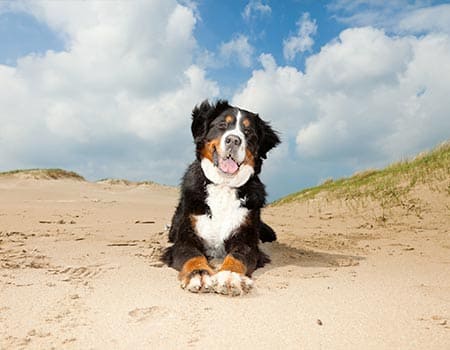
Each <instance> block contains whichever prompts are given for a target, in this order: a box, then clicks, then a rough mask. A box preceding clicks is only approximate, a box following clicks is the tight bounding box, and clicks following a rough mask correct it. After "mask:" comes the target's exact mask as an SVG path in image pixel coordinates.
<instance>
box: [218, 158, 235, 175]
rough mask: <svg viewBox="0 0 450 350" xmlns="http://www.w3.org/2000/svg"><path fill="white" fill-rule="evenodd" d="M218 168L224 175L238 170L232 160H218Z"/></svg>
mask: <svg viewBox="0 0 450 350" xmlns="http://www.w3.org/2000/svg"><path fill="white" fill-rule="evenodd" d="M219 168H220V170H222V171H223V172H224V173H227V174H234V173H235V172H236V171H237V170H238V168H239V167H238V165H237V164H236V162H235V161H234V160H233V159H231V158H228V159H220V160H219Z"/></svg>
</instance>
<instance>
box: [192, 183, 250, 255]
mask: <svg viewBox="0 0 450 350" xmlns="http://www.w3.org/2000/svg"><path fill="white" fill-rule="evenodd" d="M206 189H207V193H208V195H207V198H206V203H207V204H208V206H209V208H210V209H211V214H212V215H211V217H208V216H207V215H197V216H196V217H195V218H196V219H197V221H196V230H197V234H198V235H199V236H200V237H202V238H203V239H204V240H205V242H206V245H207V254H208V255H209V256H211V257H214V258H223V257H224V256H225V247H224V241H225V240H226V239H227V238H229V237H231V236H232V234H233V233H234V232H235V230H236V229H237V228H238V227H239V226H241V225H242V223H243V222H244V221H245V218H246V217H247V213H248V209H247V208H243V207H241V201H240V200H239V198H238V196H237V190H236V189H234V188H230V187H228V186H224V185H215V184H209V185H207V186H206Z"/></svg>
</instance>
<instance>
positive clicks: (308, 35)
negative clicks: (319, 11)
mask: <svg viewBox="0 0 450 350" xmlns="http://www.w3.org/2000/svg"><path fill="white" fill-rule="evenodd" d="M297 26H298V31H297V34H296V35H292V36H290V37H289V38H287V39H285V40H284V41H283V55H284V58H286V59H287V60H289V61H292V60H294V58H295V56H297V54H301V53H303V52H305V51H310V50H311V48H312V46H313V45H314V39H313V38H312V37H313V36H314V35H315V34H316V32H317V24H316V21H315V20H311V17H310V15H309V13H307V12H305V13H303V14H302V16H301V17H300V19H299V20H298V22H297Z"/></svg>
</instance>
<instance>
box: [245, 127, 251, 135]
mask: <svg viewBox="0 0 450 350" xmlns="http://www.w3.org/2000/svg"><path fill="white" fill-rule="evenodd" d="M244 135H245V136H248V135H250V129H249V128H245V129H244Z"/></svg>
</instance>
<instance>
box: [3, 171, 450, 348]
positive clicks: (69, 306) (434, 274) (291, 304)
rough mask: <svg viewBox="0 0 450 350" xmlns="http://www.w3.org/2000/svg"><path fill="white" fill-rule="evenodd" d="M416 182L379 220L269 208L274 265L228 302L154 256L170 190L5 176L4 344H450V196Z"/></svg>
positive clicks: (372, 209)
mask: <svg viewBox="0 0 450 350" xmlns="http://www.w3.org/2000/svg"><path fill="white" fill-rule="evenodd" d="M417 191H423V193H421V198H424V200H423V203H422V204H421V210H420V211H417V210H410V211H409V212H408V213H407V214H405V212H404V211H403V212H397V211H396V210H397V209H396V208H393V209H392V210H391V211H390V212H389V213H386V212H384V213H382V214H383V215H384V216H385V217H387V219H385V220H381V221H380V220H379V218H380V213H381V210H382V208H380V207H379V206H377V204H376V203H370V202H367V203H364V205H360V206H359V207H358V205H356V204H355V205H351V203H348V202H343V201H339V200H336V201H328V200H326V199H322V200H321V199H315V200H311V201H305V202H293V203H287V204H284V205H279V206H273V207H268V208H266V209H265V211H264V214H263V215H264V219H265V221H267V222H268V223H269V224H271V225H272V226H273V227H274V228H275V229H276V231H277V232H278V236H279V240H278V241H277V242H274V243H270V244H264V245H263V249H264V250H265V251H267V252H268V253H269V254H270V256H271V257H272V263H271V264H269V265H268V266H267V267H265V268H263V269H259V270H257V271H256V272H255V274H254V276H253V277H254V281H255V288H254V289H253V290H252V291H251V292H250V293H249V294H247V295H245V296H243V297H238V298H232V297H225V296H221V295H217V294H192V293H189V292H186V291H184V290H182V289H181V288H180V287H179V285H178V282H177V279H176V275H177V273H176V271H174V270H173V269H169V268H167V267H166V266H162V265H161V263H160V262H159V260H158V257H159V254H160V252H161V250H162V249H163V248H164V247H165V246H166V244H167V243H166V241H167V232H166V231H165V225H166V224H167V223H169V222H170V218H171V215H172V212H173V210H174V206H175V205H176V200H177V196H178V192H177V190H176V189H173V188H169V187H162V186H158V185H154V184H141V185H137V184H130V183H123V182H120V181H119V182H111V181H109V182H108V181H106V182H101V183H89V182H86V181H78V180H77V181H75V180H73V179H62V180H42V179H38V180H36V179H29V178H25V179H24V178H23V177H14V176H9V177H2V178H0V348H1V349H50V348H55V349H65V348H68V349H150V348H151V349H158V348H161V349H184V348H212V349H220V348H224V349H225V348H226V349H230V348H233V349H254V348H260V349H278V348H284V349H322V348H323V349H362V348H363V349H444V348H448V347H449V345H450V238H449V237H450V236H449V228H450V209H449V208H450V200H449V195H448V193H447V194H446V193H445V192H439V191H437V192H436V191H435V192H433V191H430V190H429V188H423V189H420V188H418V189H417ZM355 208H356V209H355ZM389 215H390V216H389Z"/></svg>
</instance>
